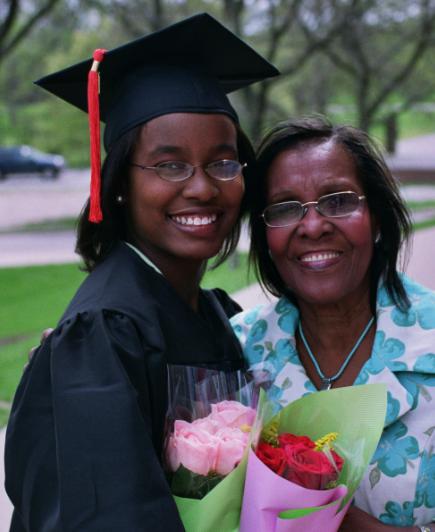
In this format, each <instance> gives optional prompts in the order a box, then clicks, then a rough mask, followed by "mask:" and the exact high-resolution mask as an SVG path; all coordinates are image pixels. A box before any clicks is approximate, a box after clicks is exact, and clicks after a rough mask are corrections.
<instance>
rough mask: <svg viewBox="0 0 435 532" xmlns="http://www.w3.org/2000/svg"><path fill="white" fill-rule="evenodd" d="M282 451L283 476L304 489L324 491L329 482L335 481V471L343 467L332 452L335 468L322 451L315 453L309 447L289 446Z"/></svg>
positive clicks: (341, 462)
mask: <svg viewBox="0 0 435 532" xmlns="http://www.w3.org/2000/svg"><path fill="white" fill-rule="evenodd" d="M283 451H284V455H285V461H286V465H287V468H286V470H285V473H284V475H283V476H284V477H285V478H286V479H287V480H290V481H291V482H294V483H295V484H299V485H300V486H303V487H304V488H308V489H325V488H326V487H327V485H328V484H329V483H330V482H332V481H335V480H337V477H338V473H337V470H338V471H340V470H341V468H342V467H343V460H342V458H341V457H339V456H338V455H337V453H335V452H334V451H332V450H331V451H330V452H331V455H332V457H333V458H334V460H335V462H336V468H335V467H334V465H333V464H332V463H331V462H330V460H329V458H328V457H327V455H326V454H325V453H324V452H323V451H316V450H314V448H313V446H311V445H308V446H307V445H305V444H304V443H297V444H294V445H290V444H289V445H286V446H285V447H284V449H283Z"/></svg>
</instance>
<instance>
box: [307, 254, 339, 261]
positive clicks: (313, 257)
mask: <svg viewBox="0 0 435 532" xmlns="http://www.w3.org/2000/svg"><path fill="white" fill-rule="evenodd" d="M338 256H339V253H337V252H335V251H334V252H331V251H328V252H327V253H313V254H311V255H305V256H304V257H302V258H301V259H300V260H301V262H316V261H320V260H326V259H334V258H335V257H338Z"/></svg>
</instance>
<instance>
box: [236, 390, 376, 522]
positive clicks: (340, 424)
mask: <svg viewBox="0 0 435 532" xmlns="http://www.w3.org/2000/svg"><path fill="white" fill-rule="evenodd" d="M271 408H272V405H271V403H269V402H268V401H267V399H266V398H265V396H264V395H263V396H262V397H261V398H260V403H259V407H258V409H257V421H256V423H255V424H254V428H253V431H252V442H253V445H252V448H251V449H250V450H249V455H248V464H247V470H246V480H245V488H244V494H243V504H242V512H241V519H240V527H239V530H240V532H251V531H252V530H255V532H284V531H288V532H290V531H291V532H299V531H301V532H302V531H306V530H322V532H336V531H337V530H338V529H339V527H340V524H341V522H342V520H343V517H344V515H345V512H346V510H347V508H348V506H349V504H350V500H351V498H352V496H353V493H354V492H355V490H356V489H357V487H358V485H359V483H360V482H361V479H362V477H363V475H364V472H365V469H366V468H367V466H368V464H369V462H370V459H371V457H372V455H373V453H374V451H375V449H376V445H377V443H378V441H379V438H380V436H381V434H382V429H383V423H384V419H385V412H386V389H385V386H383V385H375V384H371V385H364V386H352V387H348V388H337V389H335V390H327V391H322V392H317V393H313V394H308V395H306V396H304V397H301V398H300V399H298V400H296V401H294V402H293V403H290V404H288V405H287V406H286V407H284V408H282V409H281V410H280V411H279V413H278V414H275V415H273V414H271V413H270V409H271ZM331 431H334V432H331Z"/></svg>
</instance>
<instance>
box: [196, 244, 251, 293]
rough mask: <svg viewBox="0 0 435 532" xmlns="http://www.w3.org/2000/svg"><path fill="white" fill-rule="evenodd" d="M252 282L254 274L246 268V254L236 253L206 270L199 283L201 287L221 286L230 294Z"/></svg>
mask: <svg viewBox="0 0 435 532" xmlns="http://www.w3.org/2000/svg"><path fill="white" fill-rule="evenodd" d="M234 263H235V264H234ZM252 283H255V276H254V272H253V271H252V270H249V268H248V254H247V253H237V255H236V256H235V257H234V256H233V257H231V258H230V259H229V260H227V261H226V262H224V264H221V265H220V266H219V267H218V268H216V269H215V270H209V271H207V273H206V274H205V276H204V278H203V280H202V283H201V285H202V287H203V288H223V289H224V290H226V291H227V292H229V293H230V294H231V293H232V292H236V291H237V290H240V289H241V288H244V287H245V286H248V285H249V284H252Z"/></svg>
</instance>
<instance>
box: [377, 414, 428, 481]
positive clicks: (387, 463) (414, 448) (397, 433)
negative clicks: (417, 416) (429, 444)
mask: <svg viewBox="0 0 435 532" xmlns="http://www.w3.org/2000/svg"><path fill="white" fill-rule="evenodd" d="M407 432H408V429H407V428H406V425H404V424H403V423H402V422H401V421H397V422H396V423H394V425H392V426H391V427H388V428H387V429H385V430H384V433H383V435H382V438H381V440H380V442H379V445H378V448H377V449H376V452H375V454H374V456H373V459H372V463H377V466H378V467H379V469H380V470H381V471H382V473H384V474H385V475H388V476H389V477H397V475H404V474H406V472H407V467H408V463H409V460H413V459H415V458H417V457H418V455H419V449H418V441H417V440H416V439H415V438H414V437H412V436H406V433H407Z"/></svg>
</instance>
